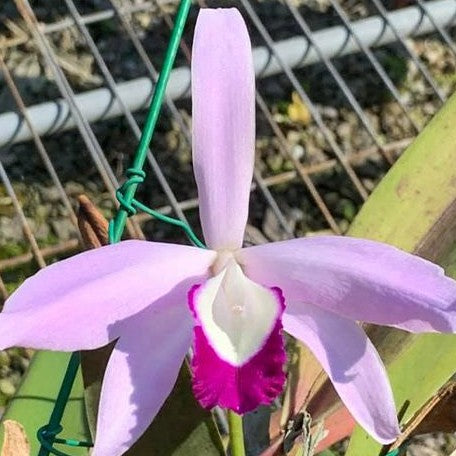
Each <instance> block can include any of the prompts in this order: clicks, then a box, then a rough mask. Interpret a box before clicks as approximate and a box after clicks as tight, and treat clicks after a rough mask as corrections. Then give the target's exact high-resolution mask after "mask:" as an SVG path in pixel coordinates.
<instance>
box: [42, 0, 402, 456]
mask: <svg viewBox="0 0 456 456" xmlns="http://www.w3.org/2000/svg"><path fill="white" fill-rule="evenodd" d="M190 6H191V0H181V2H180V4H179V8H178V11H177V14H176V21H175V24H174V27H173V30H172V33H171V38H170V42H169V45H168V48H167V50H166V54H165V59H164V62H163V68H162V71H161V72H160V76H159V78H158V81H157V85H156V87H155V90H154V95H153V98H152V101H151V104H150V108H149V112H148V114H147V118H146V122H145V125H144V129H143V131H142V133H141V138H140V142H139V145H138V147H137V150H136V154H135V157H134V160H133V166H132V167H131V168H128V169H127V171H126V173H125V175H126V177H127V180H126V181H125V183H124V184H122V186H121V187H120V188H119V189H118V190H117V191H116V198H117V200H118V202H119V205H120V207H119V210H118V211H117V213H116V216H115V218H114V219H113V220H111V221H110V223H109V229H108V234H109V243H110V244H114V243H116V242H119V241H120V239H121V237H122V233H123V231H124V229H125V224H126V221H127V218H128V217H131V216H132V215H135V214H136V213H137V211H138V210H140V211H142V212H145V213H146V214H149V215H150V216H152V217H153V218H155V219H157V220H159V221H161V222H164V223H168V224H170V225H173V226H176V227H178V228H180V229H182V230H183V231H184V233H185V234H186V236H187V237H188V239H189V240H190V242H191V243H192V244H193V245H194V246H196V247H200V248H206V246H205V245H204V244H203V243H202V242H201V241H200V240H199V239H198V237H197V236H196V235H195V233H194V232H193V230H192V229H191V227H190V226H189V225H188V224H187V223H185V222H183V221H182V220H179V219H176V218H173V217H168V216H166V215H164V214H161V213H160V212H157V211H155V210H153V209H151V208H149V207H148V206H146V205H144V204H142V203H141V202H139V201H138V200H136V199H135V197H134V196H135V193H136V190H137V189H138V186H139V185H140V184H142V183H143V182H144V178H145V177H146V173H145V172H144V170H143V167H144V163H145V159H146V156H147V149H148V148H149V144H150V142H151V139H152V136H153V134H154V131H155V126H156V124H157V120H158V116H159V114H160V109H161V105H162V103H163V98H164V96H165V92H166V86H167V84H168V80H169V76H170V73H171V70H172V68H173V65H174V60H175V58H176V54H177V50H178V48H179V43H180V40H181V38H182V34H183V31H184V27H185V24H186V22H187V17H188V12H189V9H190ZM80 362H81V361H80V356H79V353H78V352H75V353H72V355H71V357H70V360H69V362H68V367H67V370H66V372H65V376H64V378H63V381H62V385H61V387H60V391H59V393H58V395H57V399H56V401H55V406H54V409H53V410H52V413H51V417H50V418H49V423H48V424H46V425H45V426H42V427H41V428H40V429H38V431H37V438H38V441H39V442H40V444H41V447H40V451H39V453H38V456H49V454H53V455H56V456H69V455H68V454H67V453H63V452H62V451H60V450H57V449H55V448H54V447H53V445H55V444H60V445H66V446H71V447H85V448H90V447H92V446H93V443H92V442H85V441H80V440H76V439H62V438H57V437H56V436H57V435H58V434H59V433H60V432H62V431H63V426H62V425H61V424H60V422H61V420H62V417H63V414H64V411H65V407H66V404H67V402H68V399H69V397H70V394H71V389H72V387H73V384H74V380H75V378H76V374H77V372H78V369H79V366H80ZM402 451H403V448H398V449H396V450H393V451H391V452H389V453H388V454H387V455H386V456H399V454H401V452H402Z"/></svg>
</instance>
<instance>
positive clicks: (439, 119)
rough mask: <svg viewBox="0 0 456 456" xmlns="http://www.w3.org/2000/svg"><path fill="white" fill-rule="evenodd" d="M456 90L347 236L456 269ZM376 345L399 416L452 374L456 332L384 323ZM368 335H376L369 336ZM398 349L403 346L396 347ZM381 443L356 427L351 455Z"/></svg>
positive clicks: (376, 449) (366, 453)
mask: <svg viewBox="0 0 456 456" xmlns="http://www.w3.org/2000/svg"><path fill="white" fill-rule="evenodd" d="M455 123H456V96H455V95H453V96H452V97H451V99H450V100H449V101H448V102H447V103H446V104H445V106H444V107H443V108H442V109H441V110H440V112H439V113H438V114H437V115H436V116H435V117H434V119H433V120H432V121H431V122H430V123H429V125H428V126H427V127H426V128H425V129H424V130H423V132H422V133H421V134H420V135H419V136H418V137H417V139H416V140H415V141H414V143H413V144H412V145H411V146H410V147H409V148H408V149H407V151H406V152H405V153H404V154H403V156H402V157H401V158H400V159H399V160H398V162H397V163H396V164H395V165H394V166H393V168H392V169H391V170H390V171H389V173H388V174H387V175H386V176H385V178H384V179H383V180H382V182H381V183H380V185H379V186H378V187H377V189H376V190H375V192H374V193H373V194H372V196H371V197H370V198H369V200H368V201H367V202H366V204H365V205H364V207H363V208H362V210H361V211H360V213H359V215H358V216H357V218H356V219H355V221H354V223H353V225H352V228H351V230H350V235H352V236H358V237H364V238H370V239H375V240H379V241H383V242H387V243H389V244H393V245H396V246H397V247H399V248H401V249H403V250H407V251H410V252H414V253H417V254H419V255H421V256H423V257H425V258H428V259H430V260H432V261H434V262H436V263H439V264H441V265H442V266H443V267H444V268H445V269H446V272H447V274H451V275H452V276H453V277H455V276H456V275H455V272H456V166H454V164H455V163H456V129H455V128H454V125H455ZM372 334H373V335H374V337H373V339H374V343H376V345H380V351H381V352H383V353H385V354H386V357H387V361H388V363H389V367H388V374H389V376H390V380H391V383H392V386H393V391H394V395H395V400H396V406H397V408H398V410H401V413H402V414H403V415H402V417H401V422H402V423H405V422H407V420H409V419H410V418H411V417H412V415H413V414H414V413H416V412H417V411H418V410H419V408H420V407H421V406H422V405H424V403H425V402H426V400H427V399H429V398H430V397H431V396H432V395H433V394H435V393H436V392H437V390H438V389H439V388H440V387H441V386H442V385H443V384H444V383H445V382H446V381H447V380H448V379H449V378H450V377H451V375H452V374H453V372H454V366H455V365H456V337H455V336H453V335H420V336H411V335H406V334H404V333H400V332H396V331H395V330H391V329H387V328H380V329H375V331H372ZM372 334H371V335H372ZM398 344H399V346H400V348H401V349H399V346H398ZM380 451H381V445H379V444H378V443H376V442H375V441H374V440H373V439H372V438H370V437H369V436H368V435H367V434H366V433H365V432H364V431H363V430H362V429H361V428H359V427H358V428H357V429H356V430H355V432H354V434H353V436H352V439H351V441H350V446H349V449H348V451H347V456H359V455H360V454H362V455H363V456H371V455H372V456H374V455H378V454H379V453H380Z"/></svg>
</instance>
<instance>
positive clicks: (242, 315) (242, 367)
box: [189, 263, 285, 413]
mask: <svg viewBox="0 0 456 456" xmlns="http://www.w3.org/2000/svg"><path fill="white" fill-rule="evenodd" d="M189 305H190V309H191V310H192V312H193V315H194V317H195V330H194V334H195V337H194V356H193V359H192V370H193V390H194V393H195V396H196V398H197V399H198V400H199V401H200V403H201V405H202V406H203V407H206V408H212V407H214V406H215V405H219V406H221V407H225V408H229V409H232V410H235V411H236V412H237V413H245V412H247V411H249V410H253V409H254V408H256V407H257V406H258V405H260V404H269V403H271V402H272V400H274V398H275V397H277V395H278V394H279V393H280V392H281V391H282V388H283V384H284V381H285V374H284V372H283V364H284V362H285V351H284V344H283V339H282V335H281V329H282V323H281V316H282V313H283V309H284V307H285V301H284V299H283V296H282V293H281V291H280V290H279V289H277V288H274V289H267V288H264V287H261V286H259V285H257V284H256V283H254V282H252V281H250V280H249V279H247V277H245V276H244V274H243V273H242V270H241V268H240V267H239V266H238V265H236V264H235V263H231V265H229V266H228V267H227V268H226V269H224V270H223V271H222V272H221V273H220V274H218V275H217V276H215V277H214V278H212V279H209V280H208V281H207V282H205V283H204V284H203V285H197V286H195V287H193V289H192V290H191V292H190V293H189Z"/></svg>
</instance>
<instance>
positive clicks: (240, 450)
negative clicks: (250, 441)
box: [228, 410, 245, 456]
mask: <svg viewBox="0 0 456 456" xmlns="http://www.w3.org/2000/svg"><path fill="white" fill-rule="evenodd" d="M228 425H229V428H230V450H231V456H245V447H244V431H243V429H242V416H241V415H238V414H237V413H235V412H233V411H232V410H228Z"/></svg>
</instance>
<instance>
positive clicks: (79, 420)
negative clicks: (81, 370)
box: [0, 352, 90, 456]
mask: <svg viewBox="0 0 456 456" xmlns="http://www.w3.org/2000/svg"><path fill="white" fill-rule="evenodd" d="M69 358H70V355H69V354H68V353H58V352H37V353H36V354H35V355H34V357H33V359H32V362H31V363H30V367H29V370H28V372H27V376H26V378H25V380H24V381H23V382H22V384H21V386H20V388H19V390H18V392H17V394H16V395H15V396H14V397H13V398H12V399H11V402H10V404H9V406H8V408H7V410H6V412H5V414H4V415H3V417H2V419H11V420H15V421H18V422H19V423H20V424H22V426H23V427H24V429H25V432H26V433H27V436H28V439H29V441H30V446H31V454H32V455H36V454H38V451H39V447H40V444H39V442H38V439H37V437H36V432H37V430H38V429H39V428H40V427H42V426H44V425H45V424H47V423H48V421H49V417H50V415H51V412H52V409H53V407H54V404H55V398H56V396H57V392H58V391H59V389H60V385H61V383H62V379H63V375H64V372H65V370H66V366H67V364H68V361H69ZM62 426H63V431H62V433H61V434H59V437H62V438H73V439H77V440H88V439H90V437H89V432H88V428H87V424H86V419H85V410H84V400H83V394H82V379H81V376H80V375H78V376H77V377H76V380H75V384H74V388H73V391H72V394H71V396H70V400H69V401H68V404H67V407H66V409H65V415H64V417H63V420H62ZM0 441H3V426H1V427H0ZM0 447H1V445H0ZM56 448H58V449H59V450H60V451H64V452H65V453H67V454H69V455H71V456H79V455H87V449H84V448H74V447H67V446H64V447H63V446H59V445H56Z"/></svg>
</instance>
